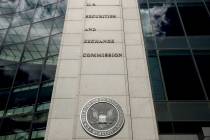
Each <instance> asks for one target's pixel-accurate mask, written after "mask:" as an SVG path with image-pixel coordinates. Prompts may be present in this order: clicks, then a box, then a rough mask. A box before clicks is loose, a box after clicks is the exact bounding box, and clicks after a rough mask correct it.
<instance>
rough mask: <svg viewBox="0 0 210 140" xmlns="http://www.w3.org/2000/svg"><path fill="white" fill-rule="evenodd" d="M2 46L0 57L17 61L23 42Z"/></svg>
mask: <svg viewBox="0 0 210 140" xmlns="http://www.w3.org/2000/svg"><path fill="white" fill-rule="evenodd" d="M2 47H3V49H2V51H1V53H0V59H3V60H6V61H15V62H19V60H20V57H21V55H22V51H23V47H24V44H14V45H6V46H2Z"/></svg>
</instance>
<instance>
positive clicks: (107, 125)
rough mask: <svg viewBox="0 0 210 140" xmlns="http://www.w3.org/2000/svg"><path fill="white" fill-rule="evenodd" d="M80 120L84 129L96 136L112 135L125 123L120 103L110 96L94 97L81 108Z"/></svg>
mask: <svg viewBox="0 0 210 140" xmlns="http://www.w3.org/2000/svg"><path fill="white" fill-rule="evenodd" d="M80 121H81V124H82V127H83V128H84V130H85V131H86V132H87V133H88V134H90V135H92V136H95V137H103V138H104V137H110V136H112V135H114V134H116V133H117V132H119V131H120V130H121V128H122V126H123V124H124V114H123V110H122V108H121V107H120V105H119V104H118V103H117V102H116V101H114V100H112V99H109V98H105V97H100V98H94V99H92V100H90V101H89V102H87V103H86V104H85V106H84V107H83V108H82V110H81V114H80Z"/></svg>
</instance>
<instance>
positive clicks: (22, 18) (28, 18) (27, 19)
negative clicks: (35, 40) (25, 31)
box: [12, 10, 34, 26]
mask: <svg viewBox="0 0 210 140" xmlns="http://www.w3.org/2000/svg"><path fill="white" fill-rule="evenodd" d="M33 14H34V10H29V11H25V12H20V13H17V14H15V16H14V19H13V21H12V26H20V25H27V24H30V23H31V22H32V19H33Z"/></svg>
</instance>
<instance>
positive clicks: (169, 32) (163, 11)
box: [149, 2, 184, 36]
mask: <svg viewBox="0 0 210 140" xmlns="http://www.w3.org/2000/svg"><path fill="white" fill-rule="evenodd" d="M149 10H150V18H151V23H152V25H153V30H154V32H155V35H156V36H183V35H184V31H183V28H182V25H181V22H180V19H179V15H178V12H177V9H176V6H175V4H174V3H172V2H168V3H166V2H165V3H150V5H149Z"/></svg>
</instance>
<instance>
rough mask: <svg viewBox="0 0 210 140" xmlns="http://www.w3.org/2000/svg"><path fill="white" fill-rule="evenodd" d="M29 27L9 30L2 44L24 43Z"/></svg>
mask: <svg viewBox="0 0 210 140" xmlns="http://www.w3.org/2000/svg"><path fill="white" fill-rule="evenodd" d="M28 29H29V25H25V26H20V27H15V28H10V29H9V31H8V34H7V36H6V39H5V42H4V44H14V43H20V42H24V41H25V40H26V37H27V34H28Z"/></svg>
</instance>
